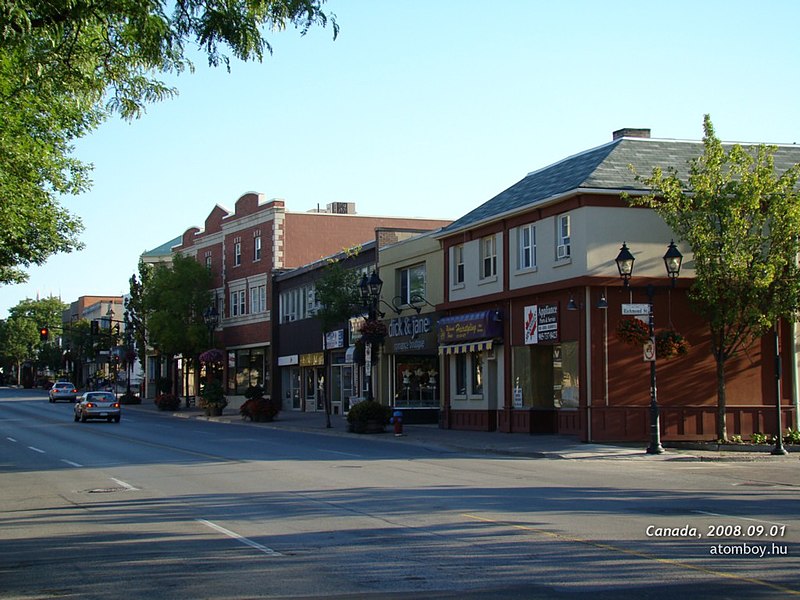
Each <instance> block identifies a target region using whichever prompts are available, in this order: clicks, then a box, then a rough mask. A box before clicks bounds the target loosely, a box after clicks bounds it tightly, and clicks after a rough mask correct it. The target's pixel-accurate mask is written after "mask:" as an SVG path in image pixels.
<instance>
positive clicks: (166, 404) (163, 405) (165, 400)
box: [154, 394, 181, 410]
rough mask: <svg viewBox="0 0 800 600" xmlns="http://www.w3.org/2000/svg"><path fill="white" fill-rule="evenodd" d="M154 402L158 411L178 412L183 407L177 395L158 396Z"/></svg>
mask: <svg viewBox="0 0 800 600" xmlns="http://www.w3.org/2000/svg"><path fill="white" fill-rule="evenodd" d="M154 402H155V405H156V406H157V407H158V410H178V409H179V408H180V407H181V399H180V398H178V397H177V396H176V395H175V394H158V395H157V396H156V397H155V400H154Z"/></svg>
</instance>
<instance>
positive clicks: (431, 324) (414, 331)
mask: <svg viewBox="0 0 800 600" xmlns="http://www.w3.org/2000/svg"><path fill="white" fill-rule="evenodd" d="M436 320H437V317H436V316H433V315H430V314H429V315H427V316H417V315H413V316H410V317H397V318H395V319H392V320H391V321H389V323H388V327H387V329H388V330H389V335H388V336H387V338H386V346H385V350H386V352H389V353H409V352H423V351H426V350H431V351H432V350H433V349H435V348H436V334H435V331H436Z"/></svg>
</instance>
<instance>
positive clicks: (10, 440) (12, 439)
mask: <svg viewBox="0 0 800 600" xmlns="http://www.w3.org/2000/svg"><path fill="white" fill-rule="evenodd" d="M6 439H7V440H8V441H9V442H14V443H15V444H16V443H17V440H15V439H14V438H10V437H7V438H6Z"/></svg>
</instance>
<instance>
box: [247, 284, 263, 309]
mask: <svg viewBox="0 0 800 600" xmlns="http://www.w3.org/2000/svg"><path fill="white" fill-rule="evenodd" d="M250 312H251V313H263V312H267V285H266V284H261V285H257V286H253V287H251V288H250Z"/></svg>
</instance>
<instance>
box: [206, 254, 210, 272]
mask: <svg viewBox="0 0 800 600" xmlns="http://www.w3.org/2000/svg"><path fill="white" fill-rule="evenodd" d="M206 269H208V270H209V271H210V270H211V256H210V255H208V254H206Z"/></svg>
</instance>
